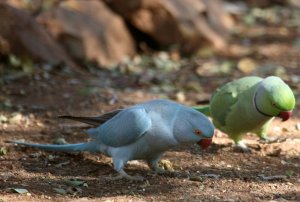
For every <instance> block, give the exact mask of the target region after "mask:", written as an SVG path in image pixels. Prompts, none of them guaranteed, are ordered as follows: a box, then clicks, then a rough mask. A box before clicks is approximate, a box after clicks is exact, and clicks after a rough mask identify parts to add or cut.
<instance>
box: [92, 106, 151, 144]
mask: <svg viewBox="0 0 300 202" xmlns="http://www.w3.org/2000/svg"><path fill="white" fill-rule="evenodd" d="M151 125H152V124H151V119H150V117H149V116H148V114H147V112H146V110H145V109H144V108H141V107H135V108H128V109H126V110H123V111H122V112H120V113H118V114H117V115H116V116H114V117H113V118H112V119H110V120H109V121H107V122H105V123H104V124H103V125H101V126H99V127H98V128H94V129H89V130H88V133H89V134H90V135H91V137H92V138H93V139H95V140H99V141H101V142H103V143H104V144H106V145H109V146H112V147H121V146H124V145H128V144H130V143H133V142H134V141H136V140H137V139H138V138H140V137H141V136H143V135H144V134H145V133H146V132H147V131H148V130H149V128H150V127H151Z"/></svg>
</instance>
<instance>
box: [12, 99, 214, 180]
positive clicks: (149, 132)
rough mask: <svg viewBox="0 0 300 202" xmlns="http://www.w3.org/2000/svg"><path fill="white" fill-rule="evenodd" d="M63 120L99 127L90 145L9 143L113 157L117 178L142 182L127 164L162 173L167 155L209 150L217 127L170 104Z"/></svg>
mask: <svg viewBox="0 0 300 202" xmlns="http://www.w3.org/2000/svg"><path fill="white" fill-rule="evenodd" d="M64 118H69V119H74V120H78V121H82V122H85V123H88V124H92V125H94V126H96V127H95V128H91V129H89V130H87V133H88V134H89V136H90V138H91V141H90V142H85V143H78V144H66V145H48V144H31V143H24V142H20V141H9V142H10V143H15V144H18V145H24V146H29V147H36V148H39V149H43V150H49V151H62V152H76V151H88V152H102V153H103V154H105V155H107V156H110V157H112V160H113V165H114V169H115V170H116V171H117V172H118V176H117V177H116V178H118V179H119V178H127V179H133V180H139V179H141V178H140V177H136V176H130V175H128V174H127V173H126V172H125V171H124V169H123V168H124V166H125V165H126V163H127V162H128V161H130V160H145V161H146V162H147V163H148V165H149V167H150V168H151V169H153V170H154V171H155V172H160V171H162V170H160V168H159V167H158V166H157V163H158V161H159V159H160V157H161V156H162V154H163V153H164V152H165V151H167V150H168V149H170V148H172V147H175V146H178V145H180V144H185V143H198V144H199V145H200V146H201V147H202V148H207V147H208V146H209V145H210V144H211V141H212V137H213V134H214V126H213V124H212V123H211V121H210V120H209V119H208V118H207V117H206V116H205V115H203V114H202V113H200V112H198V111H197V110H195V109H192V108H190V107H186V106H184V105H181V104H178V103H175V102H172V101H168V100H152V101H148V102H145V103H142V104H137V105H134V106H132V107H128V108H125V109H120V110H116V111H113V112H109V113H107V114H104V115H101V116H98V117H72V116H64Z"/></svg>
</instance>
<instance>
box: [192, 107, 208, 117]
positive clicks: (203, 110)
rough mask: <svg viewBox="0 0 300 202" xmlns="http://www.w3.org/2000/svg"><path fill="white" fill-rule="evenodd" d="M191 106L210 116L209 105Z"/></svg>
mask: <svg viewBox="0 0 300 202" xmlns="http://www.w3.org/2000/svg"><path fill="white" fill-rule="evenodd" d="M193 108H194V109H196V110H197V111H199V112H201V113H203V114H205V115H206V116H210V109H209V105H198V106H194V107H193Z"/></svg>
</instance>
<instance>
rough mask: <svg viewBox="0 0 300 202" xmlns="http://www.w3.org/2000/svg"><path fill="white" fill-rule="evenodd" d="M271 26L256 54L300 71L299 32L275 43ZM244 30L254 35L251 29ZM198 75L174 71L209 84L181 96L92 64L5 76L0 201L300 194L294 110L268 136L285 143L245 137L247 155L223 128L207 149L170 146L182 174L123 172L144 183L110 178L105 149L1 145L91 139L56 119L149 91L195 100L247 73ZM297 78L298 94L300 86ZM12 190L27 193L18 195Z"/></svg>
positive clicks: (135, 167) (168, 158)
mask: <svg viewBox="0 0 300 202" xmlns="http://www.w3.org/2000/svg"><path fill="white" fill-rule="evenodd" d="M271 30H272V33H271V34H269V35H268V36H267V37H269V38H268V40H264V39H260V38H257V37H253V41H252V42H253V45H256V46H258V47H259V48H261V50H262V51H261V52H259V53H256V55H254V56H253V57H254V58H257V59H258V60H259V61H263V62H265V63H267V62H272V63H278V62H279V63H281V64H283V65H285V66H287V67H288V68H286V71H287V75H288V77H290V76H293V75H299V70H298V69H297V68H295V66H297V65H298V64H299V62H298V61H297V60H299V55H297V54H298V53H299V52H298V49H295V48H292V47H291V42H292V40H294V37H293V32H291V33H290V35H289V36H290V37H288V36H286V35H285V39H286V40H278V39H279V38H280V37H281V35H280V34H281V33H282V32H280V28H273V29H271ZM247 33H248V34H249V35H251V30H247ZM276 34H277V35H276ZM262 55H263V56H262ZM207 60H208V59H207ZM203 62H205V60H204V61H203ZM295 62H296V65H295ZM194 72H195V66H193V65H191V66H187V67H186V68H183V69H182V70H180V71H177V72H176V73H172V74H171V73H170V75H168V77H169V78H170V81H171V83H172V82H178V81H176V79H177V78H179V77H178V75H180V76H182V77H180V83H181V84H179V86H180V85H183V84H185V83H186V82H188V81H190V79H191V78H193V79H194V81H196V82H197V84H198V85H199V86H201V88H202V89H203V91H202V93H199V92H195V91H192V90H186V91H185V97H184V98H185V99H183V98H182V96H181V94H176V90H175V91H168V92H167V93H164V92H158V91H156V90H155V88H152V84H153V83H155V82H154V81H153V82H152V81H151V82H152V83H151V82H150V84H149V83H147V82H144V83H143V82H140V80H139V81H138V82H137V80H138V79H140V78H143V79H142V81H145V80H146V81H148V80H147V78H144V77H143V74H142V73H141V74H139V75H129V76H128V75H127V76H122V75H120V74H116V73H115V72H111V71H100V70H93V71H92V72H88V71H86V72H85V73H83V74H81V75H79V74H76V73H70V72H68V71H64V70H63V69H60V70H55V71H45V70H43V69H39V70H37V71H36V72H35V73H33V74H32V75H30V76H26V77H23V78H21V79H18V80H15V81H13V82H8V83H5V84H4V85H2V86H1V87H0V90H1V99H2V101H3V100H4V101H3V103H5V107H3V109H2V110H1V111H0V115H1V121H0V146H1V148H2V149H3V148H6V150H7V152H6V153H5V152H4V153H5V154H3V155H1V156H0V165H1V166H0V201H5V202H7V201H228V202H234V201H300V147H299V145H300V129H299V127H300V125H299V124H300V120H299V118H300V117H299V108H298V107H296V109H295V110H294V115H293V118H292V119H291V120H289V121H287V122H280V120H277V119H276V120H275V122H274V123H273V124H272V127H270V131H269V134H270V136H272V137H273V136H274V137H277V136H278V137H280V138H281V141H279V142H275V143H272V144H262V143H260V142H259V141H258V138H257V137H255V136H253V135H251V134H248V135H246V136H245V140H246V143H247V144H248V145H249V147H250V148H251V151H252V152H251V153H240V152H238V151H236V150H235V149H234V147H233V146H232V142H231V140H230V139H228V137H227V136H226V135H225V134H222V133H218V134H217V136H216V137H215V138H214V140H213V144H212V145H211V147H210V148H209V149H208V150H206V151H202V150H201V149H200V148H198V146H197V145H189V146H183V147H179V148H175V149H174V150H171V151H168V152H166V154H165V155H164V156H163V158H162V160H164V161H163V162H164V163H163V165H165V166H169V167H168V168H169V169H174V170H175V171H176V172H173V173H170V174H165V175H158V176H154V175H153V174H152V173H151V171H150V170H149V169H148V167H147V166H146V164H144V163H143V162H138V161H133V162H131V163H129V164H128V165H127V166H126V171H127V172H128V173H129V174H132V175H136V174H137V175H141V176H144V177H145V178H146V179H147V180H146V181H143V182H133V181H127V180H117V181H108V180H106V179H105V178H104V177H105V176H107V175H114V174H115V172H114V170H113V169H112V166H111V159H110V158H108V157H105V156H104V155H92V154H87V153H78V154H64V153H56V152H43V151H38V150H36V149H31V148H23V147H15V146H13V145H9V144H6V143H5V141H7V140H19V139H25V140H26V141H30V142H38V143H53V142H54V141H55V140H59V139H60V138H63V139H64V140H66V141H67V142H68V143H75V142H80V141H85V140H86V139H87V136H86V134H85V133H84V130H85V129H87V125H84V124H80V123H77V122H71V121H65V120H60V119H58V118H57V116H58V115H62V114H72V115H89V116H92V115H98V114H101V113H103V112H107V111H110V110H113V109H116V108H120V107H125V106H130V105H132V104H135V103H139V102H142V101H145V100H149V99H153V98H169V99H173V100H176V99H177V100H179V102H182V103H184V104H187V105H193V104H195V103H196V101H197V100H199V99H207V98H208V97H209V95H210V94H211V92H212V90H213V89H215V88H216V87H217V86H218V85H220V84H221V83H224V82H225V81H229V80H231V79H233V78H237V77H241V76H243V75H245V74H244V73H242V72H239V71H238V70H236V69H235V70H234V73H233V74H230V75H225V76H219V75H212V76H207V77H196V79H195V78H194V77H191V75H192V74H194ZM156 74H159V70H158V72H156ZM291 84H292V85H291V86H292V88H293V90H294V91H295V93H296V97H297V100H298V101H299V97H298V94H299V88H298V86H297V83H295V82H294V83H291ZM174 85H175V84H174ZM298 103H299V102H298ZM6 119H8V121H7V120H6ZM237 124H238V123H237ZM60 140H61V139H60ZM2 153H3V151H2ZM72 180H73V182H74V181H75V182H78V184H76V183H72ZM70 181H71V183H70ZM16 188H23V189H26V190H27V191H28V192H27V193H24V194H19V193H14V191H13V189H16Z"/></svg>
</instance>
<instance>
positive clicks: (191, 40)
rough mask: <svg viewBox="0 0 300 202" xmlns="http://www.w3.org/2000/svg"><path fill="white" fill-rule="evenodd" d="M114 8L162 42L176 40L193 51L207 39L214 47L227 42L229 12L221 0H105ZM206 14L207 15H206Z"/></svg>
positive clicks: (170, 43)
mask: <svg viewBox="0 0 300 202" xmlns="http://www.w3.org/2000/svg"><path fill="white" fill-rule="evenodd" d="M106 2H107V4H108V5H110V6H111V7H112V8H113V9H114V10H115V11H116V12H118V13H119V14H120V15H122V16H123V17H124V18H125V19H127V20H128V21H129V22H130V23H131V24H132V25H133V26H134V27H136V28H137V29H138V30H140V31H142V32H144V33H146V34H148V35H149V36H150V37H152V38H153V39H154V40H156V41H157V42H158V43H159V44H161V45H162V46H170V45H174V44H177V45H179V47H180V49H181V50H182V51H184V52H192V51H195V50H197V49H198V48H199V47H200V46H201V45H203V43H204V41H205V40H208V41H210V42H211V43H212V44H213V45H214V46H215V47H216V48H218V49H222V48H224V47H225V46H226V38H227V37H228V34H227V26H226V25H224V26H223V24H224V22H223V19H224V17H226V16H228V15H227V14H226V13H224V11H223V10H222V8H221V7H222V6H221V3H222V2H221V1H220V0H211V1H206V0H202V1H201V0H131V1H129V2H130V3H129V2H128V1H123V0H106ZM205 16H207V17H205Z"/></svg>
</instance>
